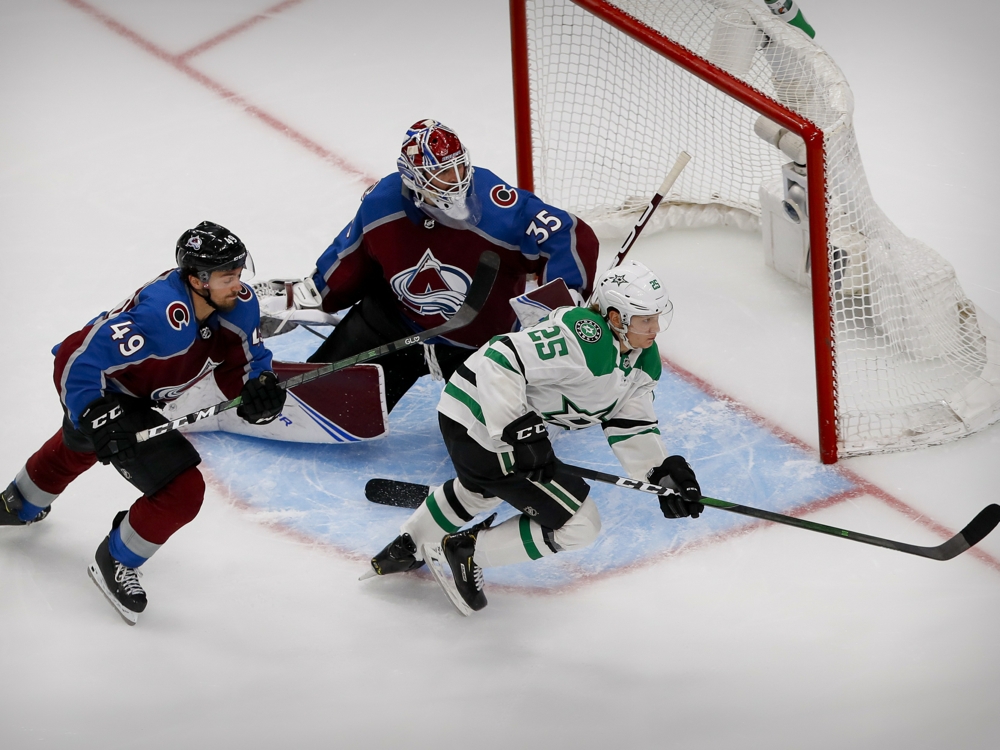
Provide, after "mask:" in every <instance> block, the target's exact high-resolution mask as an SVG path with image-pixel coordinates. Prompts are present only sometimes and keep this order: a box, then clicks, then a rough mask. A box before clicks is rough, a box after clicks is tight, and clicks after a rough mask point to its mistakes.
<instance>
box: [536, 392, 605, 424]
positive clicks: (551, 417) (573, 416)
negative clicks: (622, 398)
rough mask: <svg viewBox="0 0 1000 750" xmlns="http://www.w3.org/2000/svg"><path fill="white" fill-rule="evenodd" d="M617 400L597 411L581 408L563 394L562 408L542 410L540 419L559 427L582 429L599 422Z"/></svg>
mask: <svg viewBox="0 0 1000 750" xmlns="http://www.w3.org/2000/svg"><path fill="white" fill-rule="evenodd" d="M617 403H618V400H617V399H615V400H614V401H613V402H612V403H611V405H610V406H607V407H605V408H603V409H598V410H597V411H587V410H586V409H581V408H580V407H579V406H577V405H576V404H574V403H573V402H572V401H570V400H569V399H568V398H566V397H565V396H563V397H562V409H559V410H557V411H549V412H542V419H544V420H545V421H546V422H555V423H556V424H557V425H559V426H560V427H565V428H566V429H567V430H582V429H583V428H584V427H590V425H592V424H600V423H601V422H603V421H604V418H605V417H607V416H608V414H609V413H610V412H611V410H612V409H614V408H615V404H617Z"/></svg>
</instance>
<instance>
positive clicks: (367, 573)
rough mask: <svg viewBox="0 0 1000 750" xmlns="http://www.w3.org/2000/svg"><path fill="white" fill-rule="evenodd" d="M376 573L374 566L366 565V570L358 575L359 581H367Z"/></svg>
mask: <svg viewBox="0 0 1000 750" xmlns="http://www.w3.org/2000/svg"><path fill="white" fill-rule="evenodd" d="M377 575H378V573H376V572H375V568H373V567H371V566H370V565H369V566H368V570H366V571H365V572H364V573H362V574H361V575H360V576H358V580H359V581H367V580H368V579H369V578H374V577H375V576H377Z"/></svg>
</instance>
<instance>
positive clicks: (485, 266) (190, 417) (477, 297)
mask: <svg viewBox="0 0 1000 750" xmlns="http://www.w3.org/2000/svg"><path fill="white" fill-rule="evenodd" d="M499 269H500V256H499V255H497V254H496V253H495V252H493V251H492V250H487V251H486V252H484V253H483V254H482V255H480V256H479V266H478V267H477V268H476V273H475V276H473V277H472V285H471V286H470V287H469V292H468V294H466V296H465V302H463V303H462V306H461V307H460V308H459V309H458V312H456V313H455V314H454V315H452V316H451V318H449V319H448V321H447V322H446V323H443V324H442V325H439V326H437V327H436V328H430V329H428V330H426V331H421V332H420V333H414V334H413V335H412V336H407V337H406V338H403V339H399V340H398V341H390V342H389V343H388V344H382V346H379V347H376V348H374V349H369V350H367V351H364V352H361V353H360V354H355V355H353V356H350V357H345V358H344V359H341V360H338V361H336V362H331V363H330V364H328V365H324V366H323V367H318V368H316V369H315V370H310V371H309V372H303V373H301V374H300V375H295V376H294V377H291V378H289V379H288V380H285V381H282V382H281V383H280V385H281V387H282V388H284V389H285V390H288V389H289V388H295V387H296V386H298V385H302V384H303V383H309V382H311V381H313V380H316V379H317V378H321V377H323V376H324V375H329V374H330V373H333V372H337V371H338V370H343V369H346V368H348V367H350V366H351V365H357V364H361V363H362V362H368V361H369V360H372V359H375V358H377V357H381V356H382V355H384V354H391V353H392V352H394V351H397V350H399V349H405V348H407V347H410V346H414V345H416V344H422V343H423V342H425V341H428V340H429V339H433V338H436V337H437V336H444V335H445V334H447V333H451V332H452V331H455V330H458V329H459V328H464V327H465V326H467V325H469V324H470V323H471V322H472V321H474V320H475V319H476V316H477V315H479V311H480V310H482V309H483V305H485V304H486V299H487V298H488V297H489V296H490V291H491V290H492V289H493V282H494V281H495V280H496V277H497V271H498V270H499ZM242 402H243V399H242V398H241V397H240V396H237V397H236V398H234V399H231V400H229V401H223V402H221V403H218V404H215V405H214V406H209V407H207V408H205V409H200V410H198V411H195V412H191V413H190V414H187V415H185V416H183V417H178V418H177V419H172V420H170V421H169V422H167V423H165V424H161V425H157V426H156V427H152V428H150V429H148V430H142V431H141V432H137V433H136V440H138V442H140V443H141V442H144V441H146V440H149V439H150V438H153V437H156V436H157V435H163V434H165V433H168V432H171V431H173V430H176V429H178V428H180V427H183V426H184V425H189V424H194V423H195V422H200V421H201V420H203V419H208V418H209V417H214V416H215V415H216V414H218V413H220V412H224V411H227V410H228V409H234V408H236V407H237V406H239V405H240V404H241V403H242Z"/></svg>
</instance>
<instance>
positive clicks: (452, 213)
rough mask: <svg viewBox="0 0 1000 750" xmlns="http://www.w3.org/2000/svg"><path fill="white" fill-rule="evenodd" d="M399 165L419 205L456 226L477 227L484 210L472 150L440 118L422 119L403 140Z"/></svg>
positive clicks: (448, 223)
mask: <svg viewBox="0 0 1000 750" xmlns="http://www.w3.org/2000/svg"><path fill="white" fill-rule="evenodd" d="M396 167H397V169H398V170H399V174H400V176H401V177H402V178H403V184H404V185H405V186H406V187H408V188H409V189H410V190H412V191H413V194H414V200H415V202H416V204H417V206H418V207H419V208H420V209H421V210H423V211H424V212H426V213H427V214H428V215H429V216H431V217H433V218H435V219H438V220H439V221H441V223H443V224H445V225H447V226H452V227H455V228H459V229H461V228H464V226H465V225H471V226H475V225H476V224H477V223H478V222H479V219H480V216H481V213H482V212H481V210H480V207H479V203H478V201H477V199H476V195H475V193H474V192H473V191H472V190H471V188H472V173H473V171H474V170H473V167H472V162H471V160H470V159H469V152H468V150H467V149H466V148H465V146H464V145H463V144H462V142H461V141H460V140H459V138H458V135H457V134H456V133H455V131H453V130H452V129H451V128H449V127H447V126H445V125H442V124H441V123H440V122H438V121H437V120H420V121H419V122H415V123H414V124H413V125H411V126H410V128H409V130H407V131H406V137H405V138H404V139H403V146H402V148H401V149H400V154H399V158H398V159H397V160H396Z"/></svg>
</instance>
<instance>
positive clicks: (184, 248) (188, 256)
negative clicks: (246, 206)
mask: <svg viewBox="0 0 1000 750" xmlns="http://www.w3.org/2000/svg"><path fill="white" fill-rule="evenodd" d="M176 260H177V267H178V268H180V269H181V270H182V271H184V272H185V273H186V274H190V275H192V276H197V277H198V278H199V279H201V281H202V282H203V283H205V284H207V283H208V281H209V279H210V278H211V276H212V272H213V271H231V270H234V269H236V268H246V269H247V270H248V271H249V272H250V275H253V270H254V269H253V258H251V257H250V253H249V252H247V248H246V245H244V244H243V241H242V240H240V238H239V237H237V236H236V235H235V234H233V233H232V232H230V231H229V230H228V229H226V228H225V227H224V226H221V225H219V224H214V223H212V222H211V221H203V222H201V224H199V225H198V226H196V227H195V228H194V229H188V230H187V231H186V232H184V234H182V235H181V236H180V238H179V239H178V240H177V254H176Z"/></svg>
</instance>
